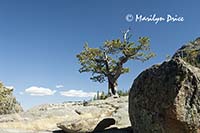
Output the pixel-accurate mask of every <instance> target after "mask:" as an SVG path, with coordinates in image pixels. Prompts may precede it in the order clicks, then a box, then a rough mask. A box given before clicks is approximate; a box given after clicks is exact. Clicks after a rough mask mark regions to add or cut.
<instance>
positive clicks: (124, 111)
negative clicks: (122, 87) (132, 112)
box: [57, 97, 130, 133]
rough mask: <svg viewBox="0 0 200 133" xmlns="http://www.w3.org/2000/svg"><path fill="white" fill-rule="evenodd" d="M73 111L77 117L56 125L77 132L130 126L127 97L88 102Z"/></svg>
mask: <svg viewBox="0 0 200 133" xmlns="http://www.w3.org/2000/svg"><path fill="white" fill-rule="evenodd" d="M74 112H76V113H77V115H78V116H77V117H74V118H73V119H71V120H70V119H68V120H66V121H64V122H61V123H58V124H57V125H58V127H59V128H61V129H62V130H64V131H65V132H76V133H77V132H101V131H104V130H107V129H109V128H113V127H115V128H126V127H129V126H130V121H129V117H128V97H121V98H118V99H113V98H108V99H106V100H97V101H93V102H89V103H87V105H84V106H82V107H78V108H75V109H74ZM119 130H120V129H119ZM122 130H124V129H122ZM126 130H127V129H126ZM128 131H130V130H128Z"/></svg>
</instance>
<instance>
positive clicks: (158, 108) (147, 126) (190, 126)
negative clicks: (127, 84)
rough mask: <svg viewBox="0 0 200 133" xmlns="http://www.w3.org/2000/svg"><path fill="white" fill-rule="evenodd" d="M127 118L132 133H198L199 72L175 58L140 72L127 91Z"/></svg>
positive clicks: (199, 115) (199, 118)
mask: <svg viewBox="0 0 200 133" xmlns="http://www.w3.org/2000/svg"><path fill="white" fill-rule="evenodd" d="M129 117H130V120H131V124H132V128H133V129H134V131H135V132H140V133H154V132H157V133H190V132H191V133H193V132H199V128H200V69H199V68H197V67H194V66H192V65H190V64H189V63H187V62H185V61H184V60H182V59H181V58H174V59H172V60H170V61H167V62H164V63H162V64H161V65H154V66H152V67H151V68H149V69H147V70H145V71H143V72H142V73H141V74H140V75H139V76H138V77H137V78H136V79H135V81H134V83H133V85H132V87H131V89H130V94H129Z"/></svg>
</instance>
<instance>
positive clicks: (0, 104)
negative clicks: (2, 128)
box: [0, 82, 23, 115]
mask: <svg viewBox="0 0 200 133" xmlns="http://www.w3.org/2000/svg"><path fill="white" fill-rule="evenodd" d="M12 93H13V89H11V88H6V87H5V86H4V85H3V83H1V82H0V115H2V114H11V113H18V112H21V111H23V109H22V107H21V106H20V104H19V103H18V102H17V100H16V98H15V97H14V96H13V94H12Z"/></svg>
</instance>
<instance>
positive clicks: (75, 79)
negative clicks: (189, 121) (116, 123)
mask: <svg viewBox="0 0 200 133" xmlns="http://www.w3.org/2000/svg"><path fill="white" fill-rule="evenodd" d="M199 5H200V1H199V0H192V1H188V0H182V1H174V0H169V1H161V0H154V1H145V0H119V1H116V0H101V1H94V0H85V1H83V0H82V1H81V0H80V1H78V0H1V1H0V61H1V65H0V80H1V81H2V82H3V83H4V84H5V85H6V86H14V88H15V89H14V95H15V96H16V97H17V100H18V101H19V102H20V103H21V104H22V106H23V107H24V108H25V109H27V108H30V107H32V106H35V105H38V104H43V103H57V102H63V101H68V100H82V99H87V98H84V96H91V95H92V94H93V93H92V92H96V91H97V90H103V91H106V92H107V84H106V83H104V84H99V83H94V82H92V81H90V80H89V77H90V75H89V74H87V73H85V74H80V73H79V72H78V69H79V67H80V65H79V64H78V61H77V59H76V54H78V53H79V52H80V51H81V50H82V48H83V44H84V43H85V42H86V41H87V42H88V43H89V46H91V47H98V46H100V45H101V44H102V43H103V42H104V41H105V40H110V39H116V38H119V37H121V32H120V31H121V30H124V29H127V28H128V27H132V30H133V34H134V36H133V38H132V40H133V41H136V40H137V38H138V37H139V36H148V37H150V39H151V47H152V50H153V51H154V52H155V53H156V54H157V56H156V57H155V58H153V59H151V60H150V61H147V62H145V63H141V62H137V61H130V62H129V63H128V64H127V66H129V67H130V68H131V72H130V73H128V74H125V75H122V76H121V77H120V79H119V88H120V89H122V90H127V89H129V88H130V86H131V85H132V83H133V80H134V78H135V77H136V76H137V75H138V74H139V73H140V72H141V71H142V70H144V69H145V68H148V67H150V66H151V65H153V64H155V63H160V62H162V61H163V60H165V56H166V54H169V55H173V53H174V52H175V51H176V50H177V49H178V48H179V47H180V46H181V45H183V44H185V43H187V42H189V41H191V40H194V39H195V38H197V37H199V36H200V30H199V27H200V17H199V12H200V8H199ZM127 14H132V15H133V16H135V15H136V14H142V15H144V16H149V15H151V14H156V15H157V16H162V17H165V16H166V15H167V14H170V15H172V16H173V15H178V16H182V17H184V21H183V22H173V23H172V22H171V23H167V22H160V23H158V24H155V23H153V22H135V21H132V22H127V21H126V19H125V16H126V15H127ZM58 85H60V86H58ZM61 85H62V86H61ZM56 86H57V87H56ZM33 91H35V93H34V94H33ZM31 94H32V95H31ZM61 94H62V95H61ZM64 95H65V96H64ZM76 95H79V97H76ZM72 96H74V97H72ZM80 96H81V97H80Z"/></svg>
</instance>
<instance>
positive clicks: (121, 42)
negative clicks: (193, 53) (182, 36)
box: [77, 29, 155, 97]
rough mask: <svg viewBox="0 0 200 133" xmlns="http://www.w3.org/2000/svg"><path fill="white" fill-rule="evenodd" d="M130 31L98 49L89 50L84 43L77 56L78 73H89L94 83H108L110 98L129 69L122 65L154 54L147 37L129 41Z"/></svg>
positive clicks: (115, 92) (114, 94) (106, 42)
mask: <svg viewBox="0 0 200 133" xmlns="http://www.w3.org/2000/svg"><path fill="white" fill-rule="evenodd" d="M131 37H132V34H130V29H128V30H127V31H125V32H123V38H122V39H116V40H111V41H105V42H104V44H103V45H102V46H101V47H99V48H90V47H89V46H88V44H87V43H86V44H85V45H84V50H83V51H82V52H81V53H79V54H78V55H77V58H78V60H79V63H80V64H81V66H82V67H81V68H80V69H79V72H80V73H82V72H91V73H92V77H91V78H90V79H91V80H93V81H95V82H100V83H102V82H104V81H107V82H108V93H109V95H110V96H116V97H118V94H117V86H118V84H117V80H118V78H119V77H120V76H121V75H122V74H125V73H128V72H129V68H127V67H124V64H125V63H127V62H128V61H129V60H139V61H142V62H144V61H147V60H149V59H150V58H152V57H154V56H155V54H154V53H153V52H151V50H150V40H149V38H148V37H139V39H138V43H137V44H136V43H134V42H132V41H131V40H130V39H131Z"/></svg>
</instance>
